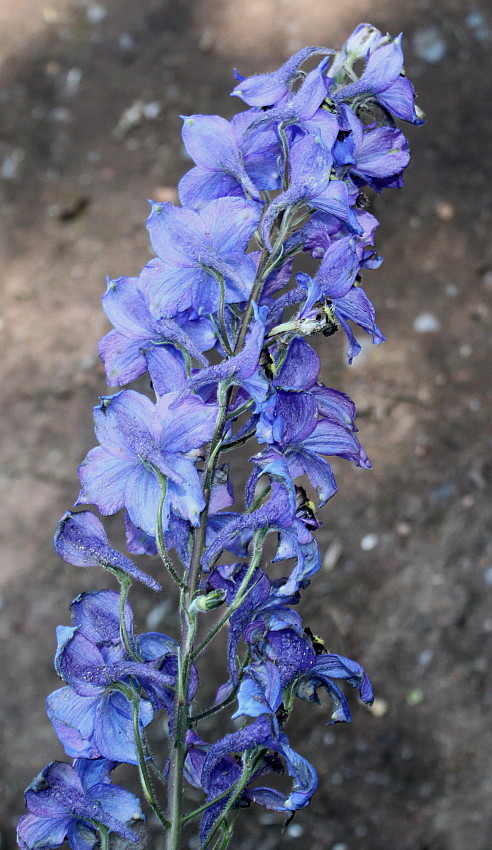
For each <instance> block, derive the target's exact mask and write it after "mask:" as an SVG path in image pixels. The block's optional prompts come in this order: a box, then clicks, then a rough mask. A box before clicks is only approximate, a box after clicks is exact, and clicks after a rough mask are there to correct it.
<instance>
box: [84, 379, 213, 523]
mask: <svg viewBox="0 0 492 850" xmlns="http://www.w3.org/2000/svg"><path fill="white" fill-rule="evenodd" d="M175 399H176V393H168V394H166V395H164V396H162V398H161V399H160V400H159V401H158V402H157V404H156V405H154V404H152V402H151V401H150V400H149V399H148V398H147V397H146V396H144V395H141V394H140V393H137V392H135V391H134V390H122V392H120V393H117V395H114V396H111V397H109V398H103V400H102V402H101V404H100V405H99V406H98V407H96V408H95V409H94V419H95V422H96V428H95V430H96V436H97V437H98V439H99V442H100V446H97V447H96V448H94V449H91V451H90V452H89V454H88V455H87V457H86V458H85V460H84V461H83V463H82V465H81V467H80V469H79V475H80V480H81V483H82V490H81V492H80V495H79V498H78V501H77V504H79V505H87V504H94V505H96V506H97V508H98V510H99V511H100V513H102V514H103V515H104V516H106V515H108V514H114V513H116V512H117V511H119V510H121V508H123V507H126V509H127V511H128V514H129V516H130V519H131V520H132V522H133V523H134V525H136V526H137V527H138V528H141V529H142V530H143V531H144V532H145V533H146V534H151V535H153V536H154V537H155V534H156V522H157V513H158V505H159V500H160V498H161V493H162V485H161V483H160V480H159V476H160V477H161V478H164V479H165V480H166V481H167V491H166V497H165V499H164V504H163V509H162V520H163V527H164V529H166V528H167V527H168V524H169V516H170V512H171V510H172V511H174V512H175V513H176V514H177V515H178V516H181V517H182V518H183V519H187V520H189V521H190V522H191V523H192V525H197V524H198V522H199V516H200V512H201V511H202V510H203V508H204V505H205V503H204V500H203V493H202V488H201V484H200V481H199V478H198V473H197V471H196V469H195V466H194V461H195V459H196V458H197V456H198V455H199V450H200V449H201V448H202V446H203V445H204V444H205V443H207V442H208V441H209V440H210V439H211V437H212V434H213V431H214V425H215V421H216V417H217V408H216V406H215V405H205V404H204V403H203V402H202V401H201V400H200V399H199V398H198V397H196V396H189V397H187V398H185V399H183V400H182V401H181V402H180V404H179V405H177V406H176V407H175V408H173V409H171V405H172V404H173V402H174V401H175Z"/></svg>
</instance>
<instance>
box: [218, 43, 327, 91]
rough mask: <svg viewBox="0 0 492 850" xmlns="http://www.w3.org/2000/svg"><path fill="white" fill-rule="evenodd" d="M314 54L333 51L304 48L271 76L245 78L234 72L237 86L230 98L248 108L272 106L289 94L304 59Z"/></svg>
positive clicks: (324, 48) (320, 48) (262, 75)
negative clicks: (241, 101) (235, 98)
mask: <svg viewBox="0 0 492 850" xmlns="http://www.w3.org/2000/svg"><path fill="white" fill-rule="evenodd" d="M316 53H323V54H329V53H333V50H328V49H327V48H326V47H305V48H304V49H303V50H299V51H298V53H295V54H294V56H291V57H290V59H288V60H287V62H284V64H283V65H282V66H281V67H280V68H279V69H278V70H277V71H273V73H271V74H258V75H257V76H254V77H247V78H246V77H242V76H241V75H240V74H238V73H237V72H236V78H237V79H238V80H239V85H237V86H236V88H235V89H234V91H233V92H232V96H233V97H240V98H241V99H242V100H244V102H245V103H247V104H248V105H249V106H273V105H274V104H276V103H278V101H279V100H281V99H282V98H283V97H285V96H286V95H288V94H289V92H290V89H291V86H292V84H293V83H294V82H295V80H296V79H297V78H298V77H299V68H300V67H301V65H302V64H303V62H305V61H306V59H309V57H310V56H313V55H314V54H316Z"/></svg>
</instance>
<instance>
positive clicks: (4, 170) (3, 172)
mask: <svg viewBox="0 0 492 850" xmlns="http://www.w3.org/2000/svg"><path fill="white" fill-rule="evenodd" d="M25 155H26V154H25V152H24V151H23V150H22V148H15V149H14V150H13V151H12V152H11V153H9V154H7V156H6V157H5V158H4V160H3V162H2V164H1V166H0V177H3V179H4V180H15V178H16V177H17V175H18V174H19V168H20V164H21V162H22V161H23V159H24V157H25Z"/></svg>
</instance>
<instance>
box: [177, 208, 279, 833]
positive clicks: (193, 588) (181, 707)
mask: <svg viewBox="0 0 492 850" xmlns="http://www.w3.org/2000/svg"><path fill="white" fill-rule="evenodd" d="M287 218H288V216H287V215H284V216H283V217H282V225H283V227H282V226H281V228H280V230H281V232H284V227H286V226H287ZM278 249H279V246H278V245H277V246H276V249H275V250H278ZM269 260H271V254H270V252H269V251H268V250H267V249H266V248H265V247H264V248H263V249H262V252H261V255H260V260H259V263H258V270H257V274H256V279H255V282H254V284H253V287H252V290H251V294H250V297H249V300H248V304H247V306H246V309H245V311H244V313H243V316H242V319H241V324H240V327H239V333H238V335H237V339H236V344H235V346H234V351H233V355H236V354H239V352H240V351H242V348H243V346H244V342H245V339H246V334H247V332H248V328H249V326H250V322H251V317H252V315H253V305H254V304H255V303H257V302H258V300H259V298H260V295H261V290H262V288H263V284H264V282H265V280H266V277H267V275H268V269H269ZM271 267H273V266H272V264H271V263H270V268H271ZM235 392H236V393H237V388H236V387H234V388H231V387H229V385H228V384H226V383H225V382H220V383H219V385H218V389H217V396H218V402H219V412H218V415H217V421H216V425H215V431H214V435H213V437H212V441H211V443H210V448H209V454H208V458H207V463H206V472H205V477H204V482H203V496H204V502H205V508H204V509H203V511H202V514H201V517H200V525H199V526H198V528H197V529H195V530H194V535H193V537H194V541H193V552H192V556H191V563H190V568H189V572H188V582H187V586H186V588H183V601H182V604H181V612H182V615H183V614H184V616H183V629H182V634H181V641H180V646H179V651H178V658H179V682H178V686H177V688H176V692H175V701H174V713H173V739H172V742H171V753H170V767H169V780H168V816H169V818H170V820H171V826H170V829H169V832H168V839H167V845H166V847H167V850H180V847H181V836H182V832H183V769H184V762H185V757H186V743H185V739H186V732H187V729H188V726H189V679H190V672H191V669H192V662H193V658H195V657H196V654H197V653H196V652H194V651H193V646H194V638H195V630H196V623H195V617H194V616H191V615H190V613H189V606H190V604H191V602H192V600H193V598H194V596H195V595H196V592H197V589H198V586H199V581H200V575H201V559H202V556H203V551H204V548H205V539H206V530H207V520H208V506H209V502H210V494H211V491H212V484H213V479H214V474H215V469H216V462H217V457H218V453H219V449H220V446H221V443H222V439H223V433H224V427H225V424H226V421H227V409H228V407H229V405H230V404H232V403H233V401H234V397H235ZM265 534H266V532H265V531H263V538H264V535H265ZM260 557H261V550H260V552H258V553H257V552H256V551H255V553H254V555H253V558H252V563H251V566H250V568H249V570H248V578H247V581H249V578H250V577H251V576H250V575H249V574H251V575H253V573H254V570H255V568H256V566H257V563H258V562H259V559H260ZM247 581H246V584H244V588H245V587H246V585H247ZM240 590H241V588H240ZM240 596H241V598H240V601H239V602H238V605H239V604H241V602H242V600H243V598H244V594H243V591H242V590H241V594H240ZM234 610H235V609H234ZM230 613H231V611H230V612H229V616H230ZM206 643H208V640H207V641H206V642H205V644H204V645H206Z"/></svg>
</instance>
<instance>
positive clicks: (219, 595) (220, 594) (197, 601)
mask: <svg viewBox="0 0 492 850" xmlns="http://www.w3.org/2000/svg"><path fill="white" fill-rule="evenodd" d="M225 598H226V592H225V590H211V591H210V593H207V594H202V595H201V596H195V598H194V600H193V602H192V603H191V605H190V613H196V612H198V611H199V612H200V613H201V614H204V613H205V612H206V611H213V609H214V608H220V606H221V605H223V603H224V602H225Z"/></svg>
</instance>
